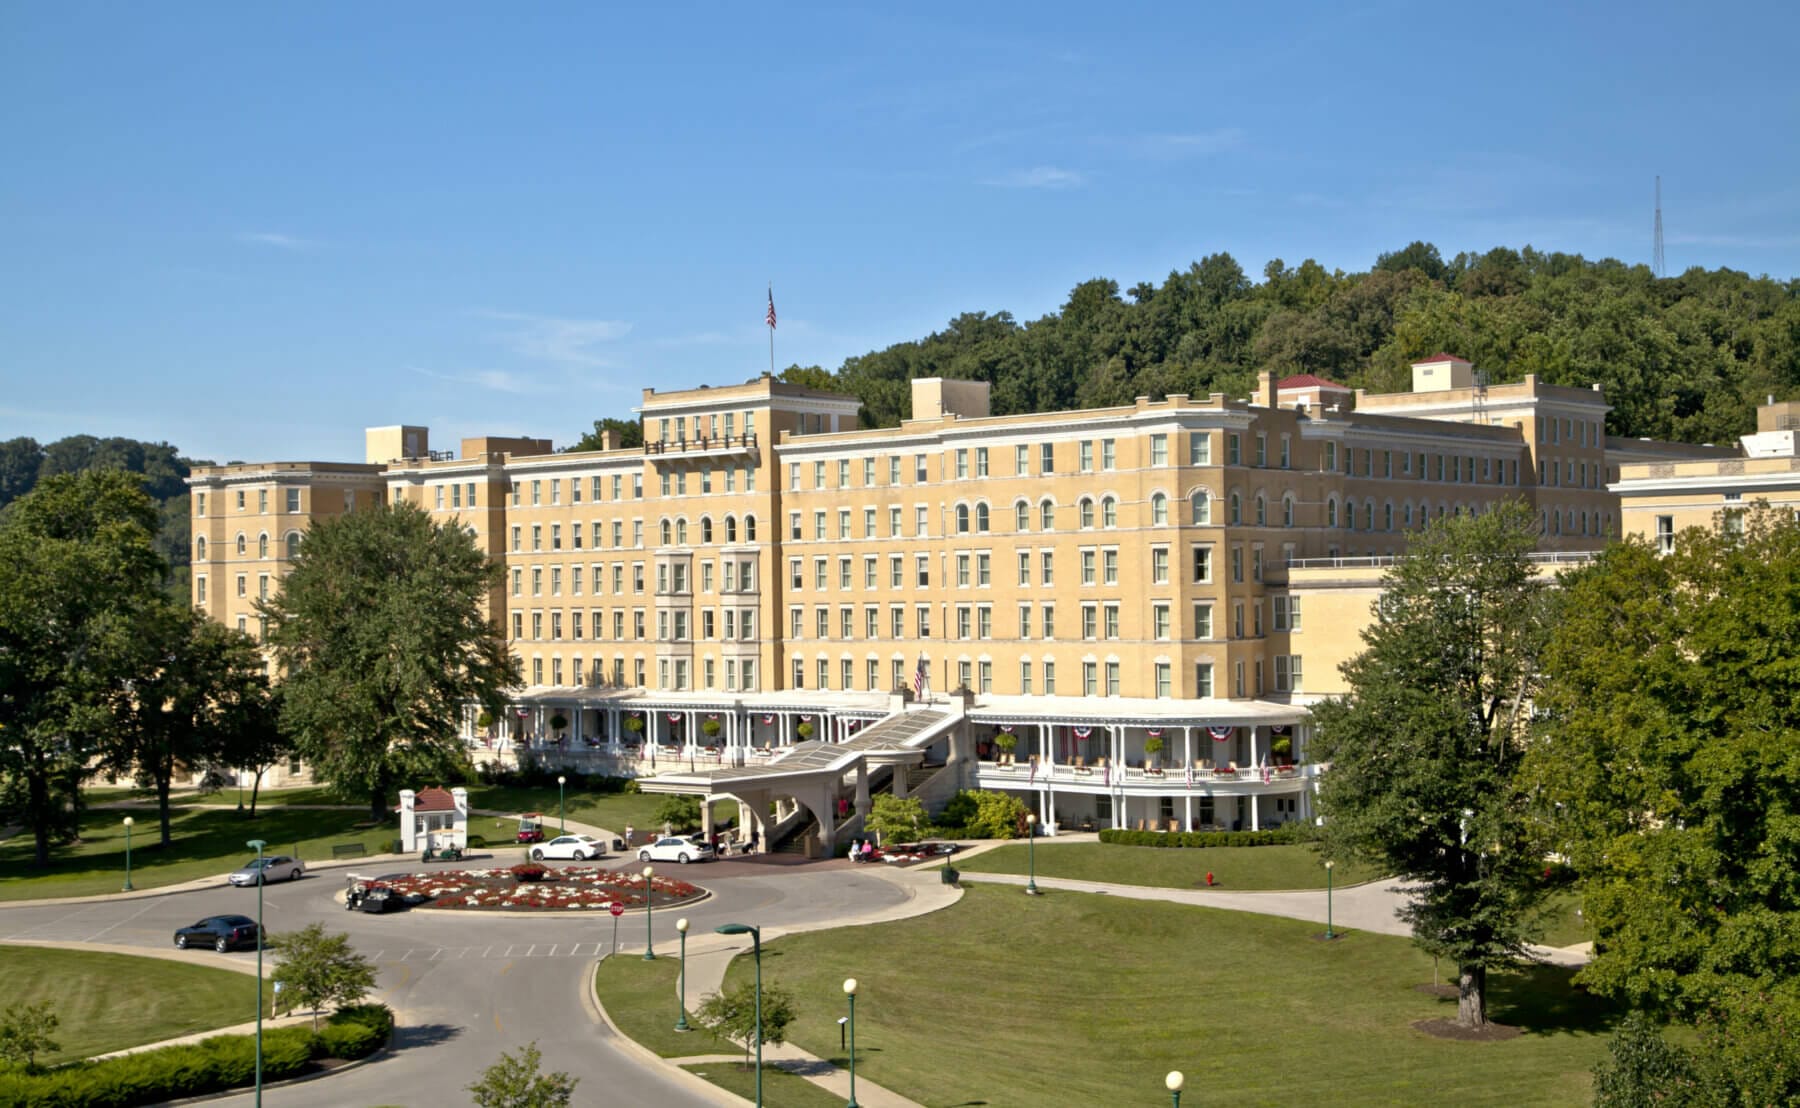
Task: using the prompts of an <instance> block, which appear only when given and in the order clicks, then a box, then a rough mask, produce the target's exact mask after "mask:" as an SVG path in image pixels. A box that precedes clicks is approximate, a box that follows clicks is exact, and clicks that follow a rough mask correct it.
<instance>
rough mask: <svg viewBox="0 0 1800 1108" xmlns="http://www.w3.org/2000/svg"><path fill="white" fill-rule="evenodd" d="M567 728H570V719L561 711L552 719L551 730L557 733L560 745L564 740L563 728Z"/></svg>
mask: <svg viewBox="0 0 1800 1108" xmlns="http://www.w3.org/2000/svg"><path fill="white" fill-rule="evenodd" d="M567 726H569V717H568V716H565V715H563V714H562V712H561V711H558V712H557V713H556V714H555V715H553V716H551V717H550V730H552V731H554V732H556V741H557V742H558V743H559V744H560V743H561V742H562V740H563V728H565V727H567Z"/></svg>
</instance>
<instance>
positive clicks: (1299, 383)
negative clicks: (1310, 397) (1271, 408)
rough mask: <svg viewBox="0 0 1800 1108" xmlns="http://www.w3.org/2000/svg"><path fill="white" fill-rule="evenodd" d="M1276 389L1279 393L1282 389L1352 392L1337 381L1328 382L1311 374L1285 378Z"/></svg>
mask: <svg viewBox="0 0 1800 1108" xmlns="http://www.w3.org/2000/svg"><path fill="white" fill-rule="evenodd" d="M1275 389H1276V391H1278V392H1279V391H1280V390H1282V389H1341V390H1343V391H1344V392H1349V391H1350V389H1349V387H1348V386H1346V385H1340V384H1338V383H1337V382H1336V381H1327V380H1326V379H1325V378H1323V377H1315V376H1313V375H1312V374H1310V373H1302V374H1299V375H1298V376H1295V377H1284V378H1282V379H1281V381H1280V383H1278V384H1277V385H1276V386H1275Z"/></svg>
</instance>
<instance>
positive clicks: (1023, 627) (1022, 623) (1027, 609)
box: [1019, 604, 1031, 639]
mask: <svg viewBox="0 0 1800 1108" xmlns="http://www.w3.org/2000/svg"><path fill="white" fill-rule="evenodd" d="M1019 637H1020V638H1021V639H1029V638H1030V637H1031V605H1029V604H1021V605H1019Z"/></svg>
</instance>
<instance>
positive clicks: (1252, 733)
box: [1249, 727, 1262, 766]
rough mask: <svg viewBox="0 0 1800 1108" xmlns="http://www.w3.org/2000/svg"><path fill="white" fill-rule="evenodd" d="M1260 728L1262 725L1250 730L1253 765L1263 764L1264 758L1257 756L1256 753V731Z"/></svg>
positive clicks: (1251, 762) (1251, 761) (1251, 760)
mask: <svg viewBox="0 0 1800 1108" xmlns="http://www.w3.org/2000/svg"><path fill="white" fill-rule="evenodd" d="M1260 730H1261V728H1260V727H1252V728H1250V729H1249V731H1250V764H1251V765H1253V766H1260V765H1262V759H1261V758H1259V757H1257V754H1256V749H1257V742H1256V733H1257V732H1258V731H1260Z"/></svg>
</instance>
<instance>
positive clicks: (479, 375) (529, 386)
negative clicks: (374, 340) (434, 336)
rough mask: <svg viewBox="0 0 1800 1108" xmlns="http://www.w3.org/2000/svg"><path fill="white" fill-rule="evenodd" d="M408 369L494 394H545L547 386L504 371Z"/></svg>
mask: <svg viewBox="0 0 1800 1108" xmlns="http://www.w3.org/2000/svg"><path fill="white" fill-rule="evenodd" d="M407 368H408V369H410V370H412V371H413V372H414V373H417V374H418V375H419V376H421V377H430V378H433V379H435V380H438V381H449V382H451V383H452V384H457V385H474V386H476V387H477V388H483V389H489V390H491V391H493V392H505V393H512V394H515V395H523V394H526V393H534V392H544V391H545V386H544V385H543V384H542V383H540V382H538V381H534V380H532V379H531V378H530V377H527V376H525V375H523V374H519V373H513V372H511V371H510V370H504V369H472V370H468V371H466V372H461V373H439V372H437V371H436V370H431V369H421V368H420V367H418V366H408V367H407Z"/></svg>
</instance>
